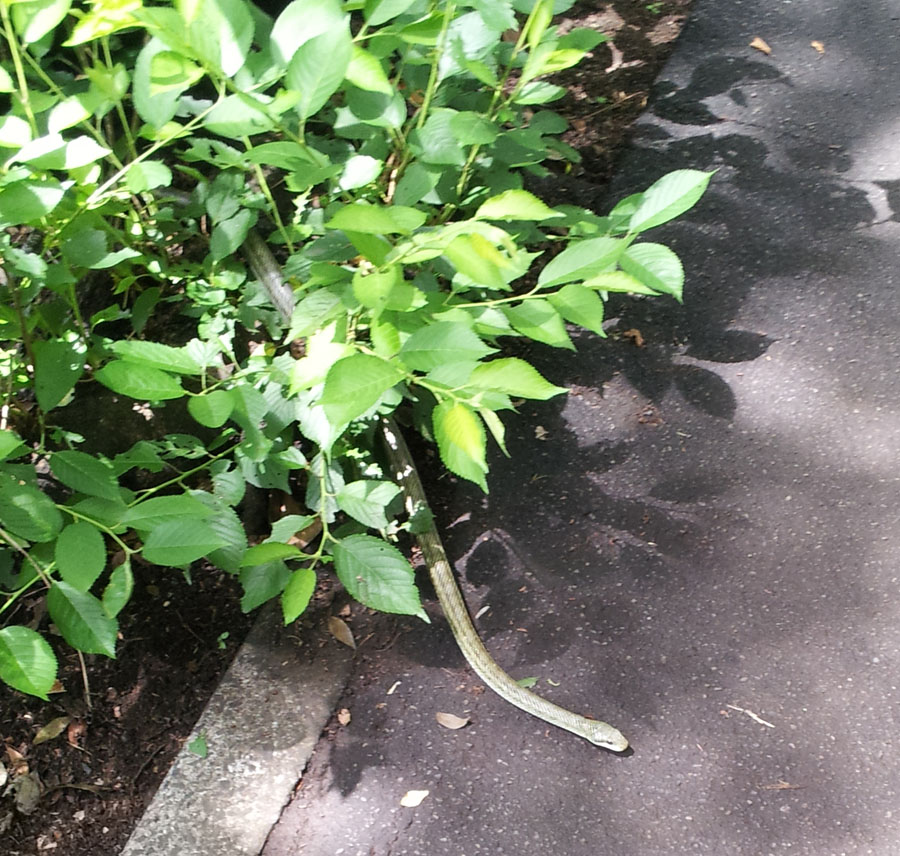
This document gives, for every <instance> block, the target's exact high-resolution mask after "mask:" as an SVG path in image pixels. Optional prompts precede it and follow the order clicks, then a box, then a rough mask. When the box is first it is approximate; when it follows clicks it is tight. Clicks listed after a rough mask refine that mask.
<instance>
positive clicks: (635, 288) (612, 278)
mask: <svg viewBox="0 0 900 856" xmlns="http://www.w3.org/2000/svg"><path fill="white" fill-rule="evenodd" d="M584 285H585V287H586V288H596V289H597V290H598V291H615V292H623V293H625V294H657V293H658V292H656V291H654V290H653V289H652V288H649V287H647V286H646V285H644V283H642V282H640V280H637V279H635V278H634V277H633V276H631V274H627V273H625V271H621V270H613V271H608V272H607V273H599V274H597V276H592V277H591V278H590V279H586V280H585V281H584Z"/></svg>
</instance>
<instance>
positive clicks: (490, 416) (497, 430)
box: [478, 408, 509, 458]
mask: <svg viewBox="0 0 900 856" xmlns="http://www.w3.org/2000/svg"><path fill="white" fill-rule="evenodd" d="M478 415H479V416H481V418H482V419H483V420H484V424H485V425H487V427H488V430H489V431H490V432H491V435H492V436H493V438H494V440H495V441H496V443H497V445H498V446H499V447H500V450H501V451H502V452H503V454H504V455H506V457H507V458H508V457H509V452H508V451H507V448H506V428H504V426H503V422H502V421H501V420H500V417H499V416H498V415H497V414H496V413H495V412H494V411H493V410H486V409H484V408H482V409H480V410H479V411H478Z"/></svg>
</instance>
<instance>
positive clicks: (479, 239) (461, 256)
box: [444, 232, 510, 291]
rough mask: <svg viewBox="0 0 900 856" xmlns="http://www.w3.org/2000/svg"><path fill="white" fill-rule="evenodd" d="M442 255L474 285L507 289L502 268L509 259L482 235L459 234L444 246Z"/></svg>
mask: <svg viewBox="0 0 900 856" xmlns="http://www.w3.org/2000/svg"><path fill="white" fill-rule="evenodd" d="M444 255H445V256H446V257H447V258H448V259H449V260H450V261H451V262H452V263H453V266H454V267H455V268H456V269H457V270H458V271H459V272H460V273H461V274H462V275H463V276H467V277H468V278H469V279H470V280H472V282H473V283H475V284H476V285H481V286H486V287H488V288H496V289H500V290H502V291H509V286H508V285H507V283H506V278H505V277H504V276H503V273H502V269H503V268H508V267H509V266H510V261H509V259H508V258H507V257H506V256H504V255H503V253H501V252H500V251H499V250H498V249H497V248H496V247H495V246H494V245H493V244H492V243H491V242H490V241H489V240H488V239H487V238H485V237H484V235H479V234H478V233H477V232H473V233H472V234H470V235H459V236H458V237H456V238H454V239H453V240H452V241H451V242H450V243H449V244H448V245H447V246H446V247H445V248H444Z"/></svg>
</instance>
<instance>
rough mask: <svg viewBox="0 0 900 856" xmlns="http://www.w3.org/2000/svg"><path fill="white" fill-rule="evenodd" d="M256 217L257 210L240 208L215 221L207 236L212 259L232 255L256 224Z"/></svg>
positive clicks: (220, 258) (218, 259)
mask: <svg viewBox="0 0 900 856" xmlns="http://www.w3.org/2000/svg"><path fill="white" fill-rule="evenodd" d="M258 217H259V213H258V212H257V211H251V210H250V209H249V208H241V210H240V211H238V212H237V214H235V215H234V217H230V218H229V219H227V220H223V221H222V222H220V223H217V224H216V225H215V226H214V227H213V231H212V235H210V238H209V253H210V255H211V256H212V258H213V261H217V262H218V261H221V260H222V259H224V258H227V257H228V256H232V255H234V254H235V253H236V252H237V250H238V248H239V247H240V246H241V244H243V243H244V239H245V238H246V237H247V233H248V232H249V231H250V230H251V229H252V228H253V227H254V226H255V225H256V220H257V218H258Z"/></svg>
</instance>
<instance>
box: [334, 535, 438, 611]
mask: <svg viewBox="0 0 900 856" xmlns="http://www.w3.org/2000/svg"><path fill="white" fill-rule="evenodd" d="M334 567H335V570H336V571H337V575H338V579H340V581H341V582H342V583H343V584H344V588H346V589H347V591H348V592H349V593H350V594H351V595H352V596H353V597H355V598H356V599H357V600H358V601H359V602H360V603H362V604H364V605H365V606H368V607H371V608H372V609H377V610H379V611H381V612H392V613H399V614H401V615H418V614H419V613H420V612H421V611H422V605H421V602H420V600H419V592H418V590H417V589H416V586H415V574H414V573H413V569H412V567H410V564H409V562H407V561H406V559H405V558H404V557H403V554H402V553H401V552H400V551H399V550H398V549H397V548H396V547H394V546H392V545H391V544H388V543H386V542H384V541H382V540H381V539H380V538H373V537H372V536H370V535H351V536H350V537H349V538H344V539H343V540H341V541H339V542H338V543H337V544H335V545H334Z"/></svg>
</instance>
